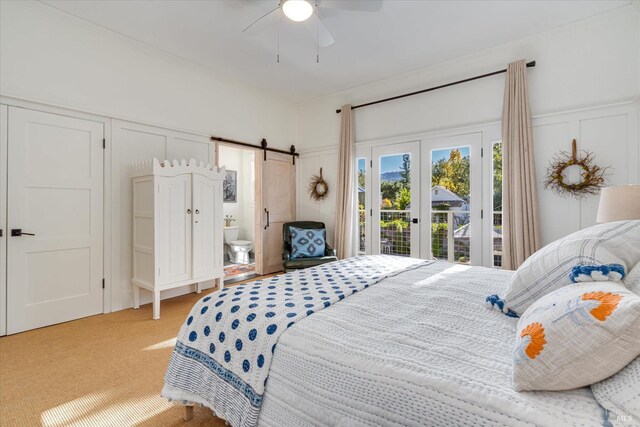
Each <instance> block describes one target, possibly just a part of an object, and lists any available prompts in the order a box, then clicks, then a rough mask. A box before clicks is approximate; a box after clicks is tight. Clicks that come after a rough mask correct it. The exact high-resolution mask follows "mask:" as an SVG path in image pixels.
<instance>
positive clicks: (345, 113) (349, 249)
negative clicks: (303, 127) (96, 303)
mask: <svg viewBox="0 0 640 427" xmlns="http://www.w3.org/2000/svg"><path fill="white" fill-rule="evenodd" d="M354 151H355V149H354V141H353V115H352V113H351V105H343V106H342V113H341V116H340V153H339V155H338V186H337V188H336V190H337V191H336V230H335V233H336V234H335V249H336V252H337V255H338V258H340V259H342V258H348V257H350V256H352V255H353V218H354V217H353V215H354V214H353V212H354V205H353V200H354V199H353V192H354V191H353V190H354V179H355V178H354V165H353V156H354Z"/></svg>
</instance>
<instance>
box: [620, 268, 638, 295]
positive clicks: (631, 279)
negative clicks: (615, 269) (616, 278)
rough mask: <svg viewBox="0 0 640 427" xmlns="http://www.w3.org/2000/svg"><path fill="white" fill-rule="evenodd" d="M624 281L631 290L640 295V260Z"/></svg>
mask: <svg viewBox="0 0 640 427" xmlns="http://www.w3.org/2000/svg"><path fill="white" fill-rule="evenodd" d="M622 283H624V285H625V286H626V287H627V288H629V289H631V292H633V293H634V294H636V295H640V262H639V263H637V264H636V266H635V267H633V268H632V269H631V270H630V271H629V272H628V273H627V275H626V276H625V278H624V279H623V280H622Z"/></svg>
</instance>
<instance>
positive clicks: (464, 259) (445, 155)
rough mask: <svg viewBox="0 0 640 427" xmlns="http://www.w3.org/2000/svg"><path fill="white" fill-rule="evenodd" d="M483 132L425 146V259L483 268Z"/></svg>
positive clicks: (432, 140) (422, 237)
mask: <svg viewBox="0 0 640 427" xmlns="http://www.w3.org/2000/svg"><path fill="white" fill-rule="evenodd" d="M481 149H482V133H480V132H477V133H468V134H461V135H453V136H447V137H442V138H434V139H427V140H423V141H422V143H421V156H422V158H421V165H422V168H421V169H422V170H423V175H422V183H423V186H422V189H423V191H422V200H423V204H422V216H423V218H424V221H423V224H424V225H425V226H424V227H423V228H422V230H421V231H422V232H421V247H422V248H423V249H424V250H423V251H422V253H421V255H422V256H423V257H424V258H435V259H440V260H445V261H449V262H456V263H461V264H473V265H482V226H481V220H482V218H481V217H482V158H481Z"/></svg>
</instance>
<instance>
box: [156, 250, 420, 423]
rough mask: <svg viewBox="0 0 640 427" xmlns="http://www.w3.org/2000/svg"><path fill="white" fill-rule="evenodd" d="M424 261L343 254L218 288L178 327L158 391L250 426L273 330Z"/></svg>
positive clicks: (255, 413)
mask: <svg viewBox="0 0 640 427" xmlns="http://www.w3.org/2000/svg"><path fill="white" fill-rule="evenodd" d="M425 262H426V261H422V260H416V259H412V258H403V257H394V256H388V255H373V256H362V257H356V258H349V259H346V260H342V261H337V262H332V263H329V264H323V265H320V266H317V267H313V268H308V269H305V270H298V271H295V272H291V273H287V274H283V275H280V276H274V277H272V278H269V279H265V280H258V281H256V282H252V283H247V284H244V285H240V286H236V287H231V288H228V289H224V290H222V291H220V292H215V293H212V294H211V295H208V296H206V297H204V298H202V299H201V300H200V301H198V302H197V303H196V304H195V306H194V307H193V309H192V310H191V313H190V314H189V316H188V317H187V319H186V321H185V323H184V324H183V325H182V327H181V329H180V333H179V335H178V338H177V342H176V346H175V349H174V351H173V354H172V356H171V361H170V362H169V367H168V369H167V373H166V375H165V386H164V388H163V390H162V395H163V396H164V397H166V398H168V399H169V400H177V401H181V402H184V403H197V404H202V405H205V406H207V407H209V408H211V409H212V410H213V411H214V412H215V413H216V414H217V415H218V416H219V417H221V418H224V419H226V420H227V421H228V422H229V423H231V424H232V425H233V426H255V425H256V423H257V420H258V415H259V413H260V407H261V405H262V397H263V394H264V390H265V386H266V383H267V378H268V376H269V368H270V366H271V359H272V357H273V354H274V352H275V349H276V345H277V342H278V338H279V337H280V335H281V334H282V333H284V332H285V331H286V330H287V329H288V328H290V327H291V326H293V325H294V324H295V323H296V322H297V321H299V320H301V319H304V318H305V317H308V316H310V315H312V314H313V313H315V312H317V311H319V310H322V309H324V308H326V307H329V306H331V305H332V304H335V303H336V302H338V301H340V300H342V299H344V298H346V297H348V296H349V295H352V294H354V293H356V292H359V291H361V290H363V289H365V288H367V287H369V286H371V285H373V284H375V283H378V282H379V281H381V280H382V279H384V278H385V277H389V276H391V275H394V274H397V273H400V272H402V271H406V270H407V269H411V268H416V267H418V266H421V265H424V264H425Z"/></svg>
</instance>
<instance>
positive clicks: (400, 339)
mask: <svg viewBox="0 0 640 427" xmlns="http://www.w3.org/2000/svg"><path fill="white" fill-rule="evenodd" d="M344 262H345V261H339V262H336V263H331V264H325V267H324V268H325V270H321V269H322V268H323V267H318V268H317V269H308V270H302V272H294V273H288V274H287V275H283V276H279V277H277V278H275V279H272V280H271V281H269V282H268V283H264V284H263V285H265V286H267V285H268V286H274V287H275V288H274V289H276V291H277V292H280V289H282V290H284V289H293V292H290V293H289V294H290V296H289V297H288V298H295V297H297V296H298V295H299V294H301V293H304V291H300V289H308V284H307V283H308V282H309V280H308V279H307V278H308V277H309V276H312V277H314V278H315V279H316V280H318V281H319V282H322V283H325V282H326V280H327V277H326V274H328V275H329V278H332V280H333V282H329V284H330V285H332V286H330V287H329V289H333V288H334V286H335V288H336V289H343V288H342V285H341V284H338V285H337V286H336V283H335V280H337V277H336V271H338V272H340V273H339V276H340V277H342V278H345V279H343V280H344V281H345V283H348V285H345V286H353V288H346V287H345V288H344V289H350V290H351V291H355V292H350V293H348V295H347V293H345V292H342V293H341V294H336V295H337V296H338V299H336V300H335V301H334V300H332V302H331V304H326V302H327V301H325V302H324V304H323V307H322V309H316V308H314V309H313V312H312V313H310V314H309V315H307V316H306V317H303V318H301V319H300V320H298V321H296V322H289V323H288V325H289V326H288V327H287V328H286V330H285V331H283V332H282V333H281V334H280V335H279V336H278V337H277V348H276V347H274V351H273V353H272V357H271V358H270V360H269V362H270V363H269V364H268V370H267V372H266V374H264V387H263V388H261V387H254V389H255V390H253V392H254V393H255V394H251V393H248V392H247V388H246V387H247V385H248V384H257V383H256V382H255V381H254V380H255V379H256V378H253V377H251V376H250V374H251V373H252V372H253V366H252V369H251V372H248V373H247V372H245V373H243V372H242V371H240V372H237V371H238V369H236V370H235V371H233V370H225V369H224V367H223V366H224V361H222V362H221V364H217V363H214V361H213V362H212V361H211V360H209V359H207V358H206V357H207V356H206V355H202V354H199V353H197V352H198V350H196V349H195V348H190V347H189V344H190V343H189V334H190V333H191V332H190V331H193V330H195V329H194V328H196V327H195V326H194V325H195V322H196V321H197V320H192V321H191V322H189V318H188V319H187V322H185V325H183V328H182V329H181V332H180V335H179V337H178V343H177V344H176V346H177V348H178V347H179V346H180V345H182V347H180V348H181V349H182V350H180V351H178V349H176V350H175V351H174V355H173V357H172V360H171V362H170V365H169V369H168V371H167V375H166V379H165V380H166V384H165V387H164V388H163V391H162V394H163V395H164V396H165V397H167V398H169V399H170V400H174V401H176V402H178V403H181V404H185V405H192V404H201V405H205V406H207V407H209V408H211V409H212V410H213V411H214V413H216V415H218V416H220V417H222V418H224V419H227V420H228V421H229V422H230V423H231V424H232V425H234V426H238V425H242V426H251V425H260V426H274V427H275V426H319V425H335V426H377V425H407V426H419V425H420V426H422V425H444V424H446V425H469V426H471V425H473V426H478V425H550V426H551V425H553V426H557V425H594V426H595V425H607V426H608V425H615V424H616V423H615V421H613V420H609V419H608V415H607V412H606V411H604V410H603V408H602V407H601V406H600V405H599V404H598V403H597V401H596V400H595V398H594V397H593V395H592V393H591V391H590V389H589V388H580V389H576V390H571V391H563V392H516V391H514V390H513V388H512V387H511V370H512V363H513V362H512V349H513V344H514V337H515V328H516V323H517V319H513V318H509V317H507V316H504V315H503V314H502V313H500V312H498V311H493V310H490V309H487V307H486V306H485V302H484V299H485V296H486V295H488V294H491V293H496V292H501V291H503V290H504V289H505V288H506V286H507V284H508V282H509V279H510V277H511V275H512V274H513V273H512V272H509V271H501V270H496V269H488V268H483V267H470V266H463V265H456V264H449V263H445V262H432V261H427V262H425V261H421V260H411V259H407V258H399V257H392V256H385V255H377V256H365V257H357V258H354V259H350V260H349V262H348V263H347V264H341V263H344ZM376 268H377V269H378V270H376ZM323 271H324V273H325V276H323ZM362 271H373V272H372V273H371V274H369V276H366V277H364V278H363V277H361V276H360V275H358V280H355V281H354V280H352V279H351V277H352V276H353V275H354V274H356V273H354V272H362ZM300 274H302V277H303V279H299V277H297V276H296V275H300ZM358 274H360V273H358ZM296 279H298V280H302V284H300V283H298V281H297V280H296ZM354 282H357V283H358V286H355V285H354ZM232 289H233V288H232ZM245 289H246V290H247V291H249V289H252V287H251V286H247V287H246V288H245ZM256 289H257V288H256ZM265 290H266V289H265ZM272 292H274V291H273V289H272ZM335 292H341V291H339V290H336V291H335ZM274 293H275V292H274ZM215 295H216V294H212V297H215ZM250 295H252V294H251V293H249V292H247V293H243V294H240V295H237V296H235V298H239V299H237V300H236V303H237V304H240V305H242V304H243V303H246V304H248V305H250V304H249V303H250V301H251V300H250V298H251V296H250ZM291 295H294V296H291ZM340 295H342V296H340ZM229 296H232V295H231V294H230V295H229ZM203 300H204V299H203ZM203 300H201V302H200V303H198V304H196V305H195V306H194V309H193V311H192V314H191V315H190V316H189V317H191V318H192V319H193V316H196V315H197V313H199V312H201V311H202V310H203V309H204V308H203V307H204V304H212V303H213V302H214V300H215V298H213V299H210V300H208V301H206V302H203ZM276 301H277V302H278V303H279V302H280V301H278V300H276ZM268 305H273V304H268ZM324 305H326V307H324ZM256 309H257V310H260V308H259V307H255V308H254V309H253V310H254V311H255V310H256ZM262 310H263V311H264V312H266V313H269V311H268V310H270V308H268V307H266V306H265V307H264V308H263V309H262ZM215 311H216V310H213V309H212V310H209V312H210V313H209V314H208V316H209V317H207V316H205V317H206V318H205V319H204V320H201V323H200V324H199V326H197V328H200V329H202V328H206V326H203V325H211V327H214V326H215V324H216V322H215V319H214V318H215V315H216V314H217V313H214V312H215ZM262 313H263V312H262V311H261V312H259V314H258V316H259V317H260V315H261V314H262ZM282 315H283V316H286V314H284V312H283V313H282ZM279 316H280V313H278V316H274V317H273V318H272V319H275V318H277V317H279ZM200 317H202V316H200ZM269 321H271V319H270V320H269ZM187 323H190V324H189V325H188V324H187ZM267 323H268V322H267ZM200 329H198V330H200ZM226 331H227V335H229V330H228V329H226ZM233 331H234V332H232V335H233V333H235V331H237V334H238V336H241V337H242V336H244V335H243V334H245V333H246V330H242V328H241V327H238V328H237V329H233ZM216 332H217V330H213V331H211V332H210V334H207V337H205V342H204V343H201V344H199V345H200V348H201V350H202V351H201V352H202V353H206V351H205V350H204V349H206V342H207V341H211V343H214V342H217V343H219V336H218V335H219V334H217V333H216ZM272 338H273V337H272ZM216 340H218V341H216ZM227 340H230V341H227ZM233 340H234V337H233V336H227V337H226V339H225V342H231V343H232V342H233ZM181 343H182V344H181ZM261 345H262V346H263V347H264V346H265V345H271V342H269V343H262V344H261ZM274 346H275V344H274ZM196 347H197V346H196ZM185 348H187V350H185ZM260 351H263V350H258V352H260ZM189 354H190V355H191V356H188V355H189ZM260 354H262V353H260ZM210 356H211V355H210ZM251 360H253V359H251ZM245 367H246V366H245ZM247 374H248V375H249V376H246V377H243V375H247ZM254 377H255V375H254ZM242 378H246V381H243V380H242ZM261 378H262V377H259V378H257V379H259V380H261ZM212 381H214V382H217V383H219V384H217V385H216V386H215V387H214V386H211V382H212ZM251 381H254V382H253V383H252V382H251ZM196 383H197V384H196ZM243 386H244V387H245V388H243ZM249 388H251V387H249ZM257 395H259V402H258V401H257V400H256V396H257ZM251 399H253V401H251ZM244 400H247V401H249V402H250V403H249V404H246V403H244ZM251 402H252V403H251ZM256 403H259V404H258V405H256Z"/></svg>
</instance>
